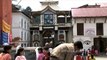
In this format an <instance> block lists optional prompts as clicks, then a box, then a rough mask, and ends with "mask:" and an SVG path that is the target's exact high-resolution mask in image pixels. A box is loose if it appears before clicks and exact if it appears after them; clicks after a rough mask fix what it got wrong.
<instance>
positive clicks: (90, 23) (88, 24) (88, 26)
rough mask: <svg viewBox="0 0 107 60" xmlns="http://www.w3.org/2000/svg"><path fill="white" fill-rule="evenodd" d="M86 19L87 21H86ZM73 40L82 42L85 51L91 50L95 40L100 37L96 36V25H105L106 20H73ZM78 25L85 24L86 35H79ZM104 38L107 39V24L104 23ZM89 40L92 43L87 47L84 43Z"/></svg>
mask: <svg viewBox="0 0 107 60" xmlns="http://www.w3.org/2000/svg"><path fill="white" fill-rule="evenodd" d="M85 19H86V20H85ZM72 20H73V40H74V42H75V41H78V40H80V41H82V43H83V47H84V48H85V49H88V48H90V47H91V46H92V45H93V44H94V42H93V38H94V37H98V36H97V35H96V23H104V22H105V18H73V19H72ZM77 23H84V35H80V36H79V35H77ZM103 26H104V27H103V28H104V36H103V37H107V32H106V31H107V23H104V25H103ZM90 33H91V34H90ZM86 40H89V41H91V43H90V44H89V45H86V44H85V43H84V41H86Z"/></svg>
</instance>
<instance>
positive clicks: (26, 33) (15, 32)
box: [12, 12, 30, 41]
mask: <svg viewBox="0 0 107 60" xmlns="http://www.w3.org/2000/svg"><path fill="white" fill-rule="evenodd" d="M22 20H23V21H22ZM25 22H26V23H25ZM21 32H23V38H22V35H21V34H22V33H21ZM14 37H21V38H22V41H30V19H29V18H28V17H27V16H26V15H24V14H23V13H21V12H15V13H12V38H14ZM28 37H29V38H28Z"/></svg>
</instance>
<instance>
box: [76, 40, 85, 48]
mask: <svg viewBox="0 0 107 60" xmlns="http://www.w3.org/2000/svg"><path fill="white" fill-rule="evenodd" d="M74 46H77V48H79V49H83V44H82V42H81V41H77V42H75V43H74Z"/></svg>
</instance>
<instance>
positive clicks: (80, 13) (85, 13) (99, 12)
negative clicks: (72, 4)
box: [71, 7, 107, 17]
mask: <svg viewBox="0 0 107 60" xmlns="http://www.w3.org/2000/svg"><path fill="white" fill-rule="evenodd" d="M71 11H72V17H105V16H106V17H107V7H98V8H73V9H72V10H71Z"/></svg>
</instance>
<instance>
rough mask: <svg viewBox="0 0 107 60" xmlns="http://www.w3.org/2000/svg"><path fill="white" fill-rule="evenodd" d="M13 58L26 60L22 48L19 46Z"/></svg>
mask: <svg viewBox="0 0 107 60" xmlns="http://www.w3.org/2000/svg"><path fill="white" fill-rule="evenodd" d="M15 60H26V57H25V56H24V48H19V49H18V51H17V53H16V55H15Z"/></svg>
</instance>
